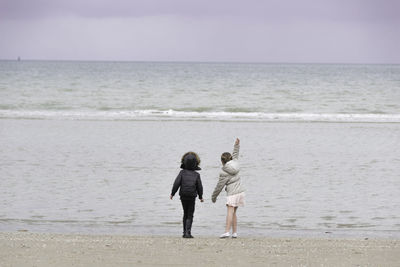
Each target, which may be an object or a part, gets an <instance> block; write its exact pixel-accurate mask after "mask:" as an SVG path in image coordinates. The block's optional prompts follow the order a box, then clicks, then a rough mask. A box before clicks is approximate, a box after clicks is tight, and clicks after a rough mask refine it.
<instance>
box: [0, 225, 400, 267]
mask: <svg viewBox="0 0 400 267" xmlns="http://www.w3.org/2000/svg"><path fill="white" fill-rule="evenodd" d="M0 259H1V261H0V262H1V266H159V265H171V266H172V265H173V266H176V265H178V266H228V265H229V266H399V263H400V240H383V239H380V240H377V239H373V240H372V239H309V238H279V239H278V238H250V237H246V238H238V239H218V238H216V237H197V238H194V239H183V238H180V237H172V236H168V237H160V236H122V235H112V236H111V235H72V234H37V233H20V232H18V233H15V232H14V233H0Z"/></svg>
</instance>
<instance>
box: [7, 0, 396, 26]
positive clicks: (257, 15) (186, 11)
mask: <svg viewBox="0 0 400 267" xmlns="http://www.w3.org/2000/svg"><path fill="white" fill-rule="evenodd" d="M399 12H400V1H397V0H303V1H297V0H267V1H261V0H246V1H244V0H219V1H216V0H141V1H137V0H133V1H132V0H85V1H82V0H0V19H1V18H3V19H6V18H8V19H32V18H43V17H59V16H77V17H95V18H102V17H142V16H160V15H176V16H188V17H216V16H233V17H238V18H247V19H262V20H287V19H308V20H314V19H315V20H318V19H319V20H321V19H324V20H361V21H364V20H385V21H386V20H400V14H399Z"/></svg>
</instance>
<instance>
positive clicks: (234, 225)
mask: <svg viewBox="0 0 400 267" xmlns="http://www.w3.org/2000/svg"><path fill="white" fill-rule="evenodd" d="M237 209H238V207H235V208H234V210H233V219H232V233H237V216H236V211H237Z"/></svg>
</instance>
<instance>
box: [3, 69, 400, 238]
mask: <svg viewBox="0 0 400 267" xmlns="http://www.w3.org/2000/svg"><path fill="white" fill-rule="evenodd" d="M236 138H240V140H241V148H240V149H241V150H240V156H239V162H240V166H241V170H240V175H241V179H242V182H243V184H244V185H245V187H246V204H245V206H244V207H239V209H238V212H237V214H238V215H237V216H238V228H239V231H238V232H239V236H247V237H254V236H265V237H318V238H324V237H329V238H331V237H348V238H396V239H398V238H400V65H363V64H262V63H204V62H100V61H98V62H97V61H91V62H85V61H0V158H1V159H0V231H1V232H13V231H24V232H25V231H28V232H45V233H81V234H117V235H119V234H124V235H125V234H126V235H159V236H163V235H167V236H175V235H176V236H180V235H181V232H182V206H181V203H180V200H179V196H178V195H176V196H175V197H174V199H173V200H170V199H169V196H170V193H171V188H172V184H173V182H174V180H175V178H176V176H177V174H178V173H179V171H180V168H179V167H180V159H181V157H182V155H183V154H184V153H185V152H187V151H195V152H197V153H198V154H199V156H200V158H201V164H200V167H201V168H202V170H200V171H199V173H200V175H201V179H202V183H203V186H204V199H205V201H204V203H200V201H197V202H196V211H195V214H194V223H193V229H192V233H193V235H194V236H215V237H217V236H219V234H221V233H223V232H224V226H225V216H226V207H225V201H226V194H225V192H224V191H222V192H221V194H220V195H219V197H218V199H217V202H216V203H212V201H211V194H212V192H213V190H214V187H215V185H216V184H217V181H218V175H219V172H220V168H221V162H220V155H221V153H223V152H230V151H232V149H233V144H234V141H235V139H236Z"/></svg>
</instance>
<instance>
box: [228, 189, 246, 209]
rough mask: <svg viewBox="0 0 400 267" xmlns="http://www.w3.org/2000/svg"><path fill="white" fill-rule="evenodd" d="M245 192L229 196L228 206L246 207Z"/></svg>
mask: <svg viewBox="0 0 400 267" xmlns="http://www.w3.org/2000/svg"><path fill="white" fill-rule="evenodd" d="M244 196H245V194H244V192H242V193H239V194H236V195H232V196H227V197H226V205H227V206H231V207H239V206H241V207H243V206H244Z"/></svg>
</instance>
